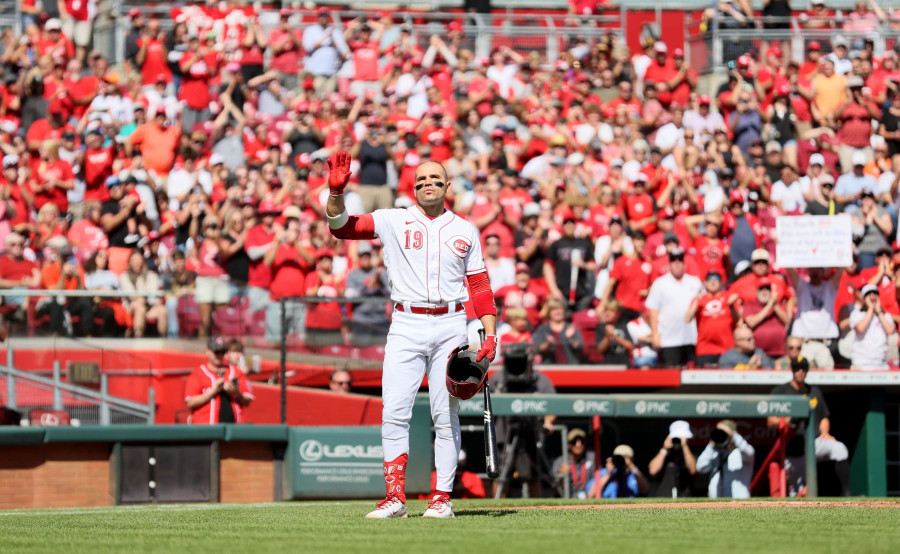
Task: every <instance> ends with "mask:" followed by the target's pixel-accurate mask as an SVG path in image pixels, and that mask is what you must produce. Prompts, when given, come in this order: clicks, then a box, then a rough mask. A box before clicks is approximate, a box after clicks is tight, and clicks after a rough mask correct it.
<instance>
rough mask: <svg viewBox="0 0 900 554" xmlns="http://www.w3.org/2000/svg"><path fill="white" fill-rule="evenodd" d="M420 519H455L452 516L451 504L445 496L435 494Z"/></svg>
mask: <svg viewBox="0 0 900 554" xmlns="http://www.w3.org/2000/svg"><path fill="white" fill-rule="evenodd" d="M422 517H434V518H447V517H456V516H455V515H453V504H451V503H450V498H449V497H448V496H446V495H440V494H436V495H434V497H433V498H432V499H431V503H430V504H429V505H428V509H427V510H425V513H424V514H422Z"/></svg>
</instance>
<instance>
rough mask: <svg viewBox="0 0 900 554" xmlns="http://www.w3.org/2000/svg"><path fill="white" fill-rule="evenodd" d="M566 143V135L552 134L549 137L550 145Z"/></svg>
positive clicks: (563, 144)
mask: <svg viewBox="0 0 900 554" xmlns="http://www.w3.org/2000/svg"><path fill="white" fill-rule="evenodd" d="M567 144H568V142H567V141H566V137H564V136H562V135H553V137H552V138H551V139H550V146H566V145H567Z"/></svg>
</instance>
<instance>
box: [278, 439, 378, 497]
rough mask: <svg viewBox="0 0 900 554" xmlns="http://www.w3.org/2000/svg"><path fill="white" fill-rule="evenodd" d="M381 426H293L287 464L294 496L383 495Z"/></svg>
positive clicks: (291, 490)
mask: <svg viewBox="0 0 900 554" xmlns="http://www.w3.org/2000/svg"><path fill="white" fill-rule="evenodd" d="M383 460H384V456H383V453H382V449H381V428H380V427H346V428H345V427H319V428H310V427H307V428H295V429H291V434H290V438H289V439H288V455H287V456H286V459H285V463H286V464H287V470H288V472H289V473H288V474H289V476H290V479H289V482H290V497H291V498H323V497H328V498H339V497H360V496H376V497H377V496H378V495H380V494H384V466H383V465H382V462H383Z"/></svg>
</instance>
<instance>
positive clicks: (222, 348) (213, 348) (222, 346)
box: [206, 337, 228, 356]
mask: <svg viewBox="0 0 900 554" xmlns="http://www.w3.org/2000/svg"><path fill="white" fill-rule="evenodd" d="M206 348H208V349H209V351H210V352H212V353H213V354H215V355H217V356H222V355H224V354H225V353H226V352H228V341H227V340H225V338H224V337H210V338H209V340H208V341H206Z"/></svg>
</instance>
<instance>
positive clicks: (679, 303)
mask: <svg viewBox="0 0 900 554" xmlns="http://www.w3.org/2000/svg"><path fill="white" fill-rule="evenodd" d="M701 290H703V283H701V282H700V279H697V278H696V277H694V276H693V275H688V274H686V273H685V274H684V275H682V277H681V279H676V278H675V277H674V276H672V274H671V273H666V274H665V275H663V276H662V277H660V278H659V279H657V280H656V281H654V282H653V285H652V286H651V287H650V294H649V295H648V296H647V308H648V309H650V310H656V311H657V313H658V314H659V318H658V321H657V331H658V332H659V342H660V347H662V348H669V347H673V346H684V345H686V344H697V322H696V320H691V322H690V323H686V322H685V321H684V314H686V313H687V311H688V308H689V307H690V306H691V301H693V300H694V297H695V296H697V293H698V292H700V291H701Z"/></svg>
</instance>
